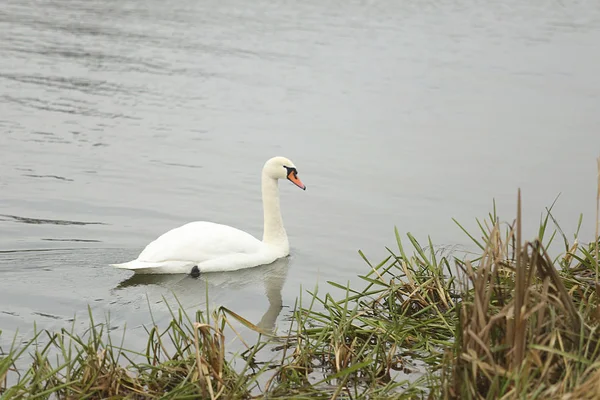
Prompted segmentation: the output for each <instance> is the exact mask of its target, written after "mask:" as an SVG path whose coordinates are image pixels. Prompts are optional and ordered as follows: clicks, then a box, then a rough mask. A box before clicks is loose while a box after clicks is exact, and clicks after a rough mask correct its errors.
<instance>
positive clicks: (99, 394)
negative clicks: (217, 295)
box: [0, 166, 600, 399]
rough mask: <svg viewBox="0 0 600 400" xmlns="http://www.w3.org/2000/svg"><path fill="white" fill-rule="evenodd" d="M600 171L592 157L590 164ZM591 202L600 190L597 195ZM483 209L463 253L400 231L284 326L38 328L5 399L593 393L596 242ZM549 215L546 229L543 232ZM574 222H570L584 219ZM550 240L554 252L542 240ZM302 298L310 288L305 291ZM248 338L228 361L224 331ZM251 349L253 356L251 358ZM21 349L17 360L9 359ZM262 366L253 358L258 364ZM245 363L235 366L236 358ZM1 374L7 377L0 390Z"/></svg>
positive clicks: (222, 311) (229, 316)
mask: <svg viewBox="0 0 600 400" xmlns="http://www.w3.org/2000/svg"><path fill="white" fill-rule="evenodd" d="M599 168H600V166H599ZM598 198H599V199H600V193H599V195H598ZM521 221H522V217H521V211H520V194H519V207H518V210H517V218H516V219H515V220H514V221H513V222H511V223H509V224H507V223H505V224H501V223H500V219H499V218H498V217H497V215H496V212H495V209H494V212H493V213H491V214H490V215H489V217H488V218H486V220H483V221H479V220H478V221H477V222H478V225H479V227H480V231H479V233H478V234H471V233H467V232H466V230H465V229H464V228H463V227H462V226H460V225H459V227H460V228H461V229H463V230H464V231H465V232H466V233H467V234H468V235H469V237H470V238H471V239H472V240H473V241H474V243H475V244H476V245H477V246H478V248H479V249H480V252H479V254H476V255H475V256H472V257H470V258H467V257H462V258H459V257H457V256H451V255H449V254H444V252H441V251H439V250H437V251H436V250H435V247H434V246H433V243H432V241H431V240H428V242H427V245H426V246H422V245H421V244H420V243H419V242H418V241H417V240H416V239H415V238H414V237H413V236H412V235H410V234H408V235H407V240H406V239H405V240H402V238H401V237H400V235H399V233H398V231H396V246H395V248H394V249H390V248H388V252H389V255H388V256H387V257H386V258H385V259H384V260H382V261H381V262H380V263H378V264H373V263H371V262H369V260H367V259H366V257H364V255H363V254H362V253H361V256H362V257H363V258H364V260H365V262H366V265H367V269H366V273H365V274H364V275H362V276H360V278H361V279H362V280H363V281H364V285H363V286H362V287H360V288H359V289H356V288H352V287H349V286H348V285H341V284H339V283H336V282H328V284H329V285H331V286H332V287H335V288H337V289H341V290H343V291H344V293H345V295H344V296H341V297H342V298H340V299H337V298H334V297H333V296H332V295H331V294H329V293H325V294H323V295H321V294H320V293H319V290H318V288H315V289H314V290H312V291H307V292H303V293H301V295H300V297H299V298H298V300H297V302H296V304H295V306H294V308H293V310H292V311H291V313H290V314H289V315H288V317H289V319H288V321H287V322H288V323H289V326H288V327H287V329H286V331H285V332H284V333H281V334H279V335H276V336H274V335H272V334H270V333H268V332H264V331H262V330H261V329H260V328H258V327H256V326H254V325H253V324H251V323H250V322H248V321H246V320H245V319H244V318H243V317H241V316H239V315H237V314H236V313H235V312H233V311H231V310H228V309H226V308H223V307H220V308H217V309H216V310H214V311H212V312H210V311H209V310H204V311H198V312H196V314H195V315H194V316H189V315H188V314H186V313H185V312H184V311H182V308H181V307H179V308H178V309H172V310H171V313H172V320H171V322H170V324H169V325H168V326H166V327H163V328H162V329H161V328H159V327H158V326H156V324H152V325H151V327H150V328H149V329H148V331H147V334H148V341H147V343H146V345H145V346H144V349H143V351H135V350H128V349H124V348H123V346H122V342H121V343H114V342H113V339H112V338H111V336H110V335H109V334H108V327H109V323H108V321H106V322H103V323H96V322H95V321H94V318H93V315H92V314H91V312H90V314H89V319H90V327H89V329H88V330H87V331H86V332H84V333H82V334H77V333H76V332H74V329H71V330H69V331H68V330H61V331H60V332H49V331H41V332H38V333H36V335H35V336H34V337H33V338H32V339H31V340H30V341H29V342H28V343H26V344H25V345H23V346H16V345H14V344H13V346H11V348H10V349H9V350H8V351H7V352H6V353H2V351H1V350H0V394H1V395H2V398H3V399H20V398H36V399H37V398H39V399H45V398H57V399H100V398H130V399H150V398H152V399H154V398H164V399H186V398H190V399H192V398H194V399H197V398H205V399H217V398H221V399H225V398H226V399H238V398H239V399H247V398H286V399H290V398H292V399H296V398H297V399H300V398H328V399H336V398H348V399H350V398H352V399H365V398H394V399H403V398H406V399H408V398H410V399H413V398H414V399H421V398H423V399H424V398H441V399H498V398H500V399H513V398H528V399H529V398H531V399H537V398H544V399H559V398H560V399H595V398H598V394H597V393H600V369H599V366H600V332H599V330H598V322H599V320H600V308H599V303H598V298H599V294H600V285H599V284H598V236H596V240H595V241H593V242H592V243H589V244H587V245H584V244H582V243H580V242H579V240H578V238H577V234H576V235H575V238H574V241H572V242H571V241H570V240H568V238H567V237H566V236H565V235H564V234H563V233H562V230H561V229H560V226H558V224H557V223H556V221H554V220H553V217H552V214H551V208H550V209H549V210H547V213H546V215H545V217H544V218H543V219H542V221H541V223H540V229H539V232H538V235H537V236H536V237H535V238H533V239H532V240H531V241H526V240H524V239H523V238H522V228H521ZM551 223H554V224H555V226H556V229H555V230H554V231H551V230H550V224H551ZM580 224H581V221H580ZM560 240H562V242H563V245H564V252H563V253H561V254H560V255H558V256H557V257H556V258H554V259H552V258H551V257H550V256H549V254H548V251H547V250H546V249H547V248H548V247H549V246H550V245H551V244H552V243H558V242H559V241H560ZM306 295H308V298H306ZM235 323H238V324H239V323H241V324H243V325H245V326H246V327H249V328H251V329H253V330H254V331H256V332H257V333H258V339H257V341H256V343H254V344H251V345H250V344H247V345H246V348H245V351H243V352H241V353H239V354H235V355H233V356H226V348H225V335H226V331H227V328H228V327H230V328H232V329H231V331H234V332H235V329H234V328H233V327H234V324H235ZM259 355H261V357H259ZM27 357H29V361H28V365H29V368H27V369H21V370H18V369H17V368H16V367H15V365H16V362H17V361H18V360H23V359H25V358H27ZM259 358H261V359H263V360H264V359H265V358H266V359H267V361H258V359H259ZM240 365H241V366H240ZM8 382H11V383H10V384H9V383H8Z"/></svg>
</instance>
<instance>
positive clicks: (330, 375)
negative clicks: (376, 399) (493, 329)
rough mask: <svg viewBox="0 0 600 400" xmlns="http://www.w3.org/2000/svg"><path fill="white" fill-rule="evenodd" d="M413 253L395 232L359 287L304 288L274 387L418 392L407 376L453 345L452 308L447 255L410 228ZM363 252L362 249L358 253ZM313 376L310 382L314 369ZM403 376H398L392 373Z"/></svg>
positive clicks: (379, 393) (432, 364)
mask: <svg viewBox="0 0 600 400" xmlns="http://www.w3.org/2000/svg"><path fill="white" fill-rule="evenodd" d="M408 237H409V240H410V242H411V244H412V246H413V249H414V250H415V251H414V254H413V255H411V256H407V253H406V251H405V248H404V245H403V243H402V240H401V239H400V236H399V235H398V232H397V231H396V239H397V245H398V250H397V251H396V252H394V251H392V250H391V249H388V251H389V253H390V255H389V256H388V257H387V258H386V259H385V260H383V261H382V262H381V263H379V264H377V265H373V264H371V263H369V261H368V260H367V259H366V257H364V255H363V258H364V259H365V261H366V262H367V264H368V265H369V269H370V270H369V272H368V273H367V274H366V275H364V276H361V278H362V279H363V280H364V281H365V283H366V285H365V287H364V288H363V289H362V290H360V291H357V290H354V289H352V288H350V287H349V286H342V285H340V284H338V283H335V282H329V284H330V285H332V286H334V287H337V288H339V289H342V290H344V291H345V297H344V298H342V299H341V300H335V299H334V298H333V297H332V296H331V295H330V294H326V295H325V296H324V297H322V298H321V297H320V296H319V295H318V293H317V291H315V292H313V293H310V295H311V297H310V304H309V305H308V306H306V307H300V308H298V309H297V310H296V311H295V312H294V313H293V332H291V334H290V335H289V337H288V338H287V339H286V341H285V343H284V344H283V345H282V346H281V347H280V349H283V351H284V356H283V359H282V362H281V364H282V367H280V368H279V370H278V371H277V374H276V375H275V377H274V379H275V380H276V381H277V383H278V386H277V389H278V390H282V389H283V390H288V391H289V390H292V389H294V388H298V387H304V386H307V385H310V386H312V387H315V386H316V385H317V384H319V385H323V386H327V387H329V388H331V391H332V393H333V394H334V395H336V396H337V395H339V394H340V393H341V392H345V393H346V394H347V395H348V396H350V397H357V396H358V397H360V395H361V394H362V395H365V396H366V397H371V396H374V395H377V396H384V395H389V394H392V393H393V394H395V395H396V396H397V395H398V392H399V391H403V392H404V394H405V395H409V394H411V393H412V394H415V393H422V390H421V389H419V388H418V387H417V386H418V385H414V384H411V383H410V382H409V381H408V380H407V378H406V377H407V376H408V375H409V374H411V372H416V370H417V368H416V367H415V366H413V362H415V361H418V362H420V363H424V364H428V366H429V369H430V370H431V369H436V368H438V366H439V364H440V362H441V360H442V356H443V349H444V348H445V347H447V346H450V345H451V342H452V338H453V336H454V325H455V322H456V318H455V317H456V313H455V312H454V307H455V303H454V300H453V291H454V278H453V277H452V274H451V268H450V262H449V260H448V259H447V258H446V257H439V256H438V255H437V254H436V252H435V251H434V247H433V246H432V245H431V242H430V243H429V250H425V249H424V248H423V247H422V246H421V245H420V244H419V243H418V242H417V240H416V239H415V238H414V237H413V236H412V235H410V234H409V235H408ZM361 255H362V253H361ZM317 375H318V378H315V379H316V380H317V382H314V381H313V382H310V377H311V376H312V377H315V376H317ZM402 376H403V377H404V378H403V379H400V380H398V377H402Z"/></svg>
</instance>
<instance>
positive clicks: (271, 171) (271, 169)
mask: <svg viewBox="0 0 600 400" xmlns="http://www.w3.org/2000/svg"><path fill="white" fill-rule="evenodd" d="M284 178H287V179H289V180H290V181H292V182H293V183H294V184H295V185H296V186H298V187H300V188H301V189H306V187H305V186H304V184H303V183H302V182H301V181H300V180H299V179H298V177H297V171H296V167H294V164H293V163H292V162H291V161H290V160H288V159H286V158H284V157H274V158H271V159H270V160H268V161H267V162H266V163H265V166H264V167H263V172H262V200H263V212H264V233H263V240H262V241H260V240H258V239H256V238H255V237H254V236H252V235H250V234H249V233H246V232H244V231H241V230H239V229H236V228H233V227H231V226H227V225H221V224H216V223H213V222H206V221H197V222H190V223H188V224H185V225H183V226H180V227H179V228H175V229H172V230H170V231H168V232H166V233H164V234H163V235H161V236H160V237H158V238H157V239H156V240H154V241H153V242H151V243H150V244H148V246H146V248H145V249H144V250H143V251H142V252H141V253H140V255H139V256H138V258H137V259H135V260H133V261H129V262H126V263H123V264H112V265H113V266H114V267H117V268H123V269H129V270H132V271H134V272H135V273H138V274H182V273H190V272H191V270H192V268H194V267H198V270H199V271H200V272H213V271H234V270H237V269H241V268H249V267H255V266H258V265H264V264H270V263H272V262H273V261H275V260H277V259H279V258H282V257H286V256H287V255H289V248H290V247H289V242H288V238H287V233H286V231H285V228H284V226H283V220H282V218H281V210H280V207H279V189H278V185H277V180H278V179H284Z"/></svg>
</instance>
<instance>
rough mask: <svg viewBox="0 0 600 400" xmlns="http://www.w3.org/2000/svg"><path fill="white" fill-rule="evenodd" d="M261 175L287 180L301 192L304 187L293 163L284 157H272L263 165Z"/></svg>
mask: <svg viewBox="0 0 600 400" xmlns="http://www.w3.org/2000/svg"><path fill="white" fill-rule="evenodd" d="M263 173H265V174H266V175H267V176H268V177H270V178H273V179H287V180H289V181H290V182H292V183H293V184H294V185H296V186H298V187H299V188H300V189H302V190H306V186H305V185H304V183H302V181H301V180H300V178H298V170H297V169H296V166H295V165H294V163H293V162H292V161H291V160H289V159H287V158H285V157H273V158H271V159H270V160H268V161H267V162H266V163H265V166H264V167H263Z"/></svg>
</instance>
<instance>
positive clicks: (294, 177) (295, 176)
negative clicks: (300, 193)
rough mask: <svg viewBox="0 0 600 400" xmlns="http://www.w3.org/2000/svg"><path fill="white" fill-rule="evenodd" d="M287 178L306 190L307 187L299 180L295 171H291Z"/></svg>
mask: <svg viewBox="0 0 600 400" xmlns="http://www.w3.org/2000/svg"><path fill="white" fill-rule="evenodd" d="M287 178H288V179H289V180H290V181H291V182H292V183H293V184H294V185H296V186H298V187H299V188H300V189H302V190H306V186H305V185H304V183H302V181H301V180H300V179H299V178H298V173H297V172H296V171H295V170H291V171H290V173H289V174H288V176H287Z"/></svg>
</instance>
